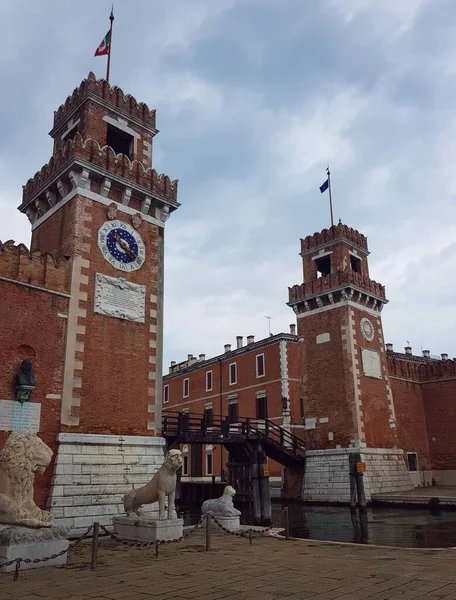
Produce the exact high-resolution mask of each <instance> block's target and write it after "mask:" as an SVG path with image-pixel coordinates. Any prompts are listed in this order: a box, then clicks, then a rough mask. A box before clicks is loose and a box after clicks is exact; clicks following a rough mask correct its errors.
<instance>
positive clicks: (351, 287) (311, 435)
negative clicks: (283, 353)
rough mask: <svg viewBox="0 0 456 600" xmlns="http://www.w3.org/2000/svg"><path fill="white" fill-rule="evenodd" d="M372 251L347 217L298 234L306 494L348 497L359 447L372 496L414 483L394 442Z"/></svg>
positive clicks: (296, 304) (293, 302)
mask: <svg viewBox="0 0 456 600" xmlns="http://www.w3.org/2000/svg"><path fill="white" fill-rule="evenodd" d="M368 255H369V252H368V248H367V239H366V238H365V236H363V235H362V234H360V233H359V232H358V231H355V230H354V229H351V228H349V227H347V226H345V225H342V224H339V225H337V226H333V227H331V228H330V229H324V230H323V231H321V232H320V233H315V234H314V235H311V236H308V237H306V238H305V239H303V240H301V256H302V260H303V281H304V283H302V284H301V285H295V286H293V287H292V288H290V289H289V302H288V305H289V306H291V307H292V308H293V310H294V312H295V314H296V317H297V322H298V336H299V338H300V340H299V344H300V360H301V378H302V396H303V404H304V412H305V429H306V439H307V448H308V449H309V451H308V453H307V468H306V481H305V489H304V497H305V498H307V499H318V500H322V499H328V500H341V499H347V498H346V497H345V496H346V495H347V494H348V491H349V488H348V457H347V454H349V453H350V452H354V451H357V452H360V451H361V452H362V455H363V458H364V460H365V462H367V463H368V465H369V468H368V472H367V475H366V476H365V482H366V493H367V496H368V497H369V496H370V494H372V493H376V492H377V491H380V489H381V490H382V491H388V489H389V488H392V486H394V489H407V488H411V487H413V485H412V484H411V480H410V477H409V475H408V473H407V472H406V470H405V461H404V455H403V452H402V451H401V450H398V449H397V436H396V418H395V411H394V402H393V396H392V392H391V386H390V382H389V379H388V372H387V364H386V354H385V349H384V341H383V329H382V322H381V311H382V308H383V306H384V305H385V303H386V302H387V300H386V296H385V288H384V286H382V285H380V284H379V283H377V282H375V281H373V280H372V279H370V277H369V266H368V260H367V257H368ZM322 469H323V471H324V472H325V473H326V476H325V477H326V480H325V477H323V479H322ZM345 471H346V473H344V472H345ZM380 473H383V474H384V478H385V481H383V480H381V479H382V478H380V479H379V474H380ZM391 481H392V482H393V483H391ZM339 484H340V485H339ZM391 491H392V489H391ZM341 496H344V497H343V498H342V497H341Z"/></svg>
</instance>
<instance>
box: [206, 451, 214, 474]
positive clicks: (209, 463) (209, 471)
mask: <svg viewBox="0 0 456 600" xmlns="http://www.w3.org/2000/svg"><path fill="white" fill-rule="evenodd" d="M206 475H213V460H212V452H206Z"/></svg>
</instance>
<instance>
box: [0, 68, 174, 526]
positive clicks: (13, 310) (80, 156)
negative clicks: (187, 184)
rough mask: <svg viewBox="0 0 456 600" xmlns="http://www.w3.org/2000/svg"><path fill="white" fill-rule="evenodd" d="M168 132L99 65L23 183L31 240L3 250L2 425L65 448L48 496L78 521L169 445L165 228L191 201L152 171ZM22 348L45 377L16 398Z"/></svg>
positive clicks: (41, 489) (112, 504) (151, 466)
mask: <svg viewBox="0 0 456 600" xmlns="http://www.w3.org/2000/svg"><path fill="white" fill-rule="evenodd" d="M157 133H158V132H157V129H156V127H155V111H154V110H149V108H148V107H147V106H146V105H145V104H143V103H138V102H136V100H135V99H134V98H133V97H131V96H128V95H125V94H124V93H123V92H122V90H120V89H119V88H117V87H110V86H109V84H108V83H107V82H106V81H104V80H99V81H97V80H96V78H95V76H94V75H93V74H92V73H90V74H89V76H88V78H87V79H86V80H84V81H83V82H82V83H81V85H80V86H79V87H78V88H76V89H75V90H74V92H73V94H72V95H71V96H70V97H69V98H68V99H67V100H66V101H65V103H64V104H63V105H62V106H60V108H59V109H58V110H57V111H56V112H55V113H54V125H53V128H52V130H51V132H50V135H51V137H52V138H53V140H54V147H53V154H52V157H51V159H50V161H49V163H48V164H47V165H45V166H44V167H43V168H42V169H41V170H40V171H39V172H38V173H37V174H36V175H35V176H34V177H33V178H32V179H30V180H29V181H28V182H27V184H26V185H25V186H24V188H23V198H22V203H21V205H20V207H19V210H20V211H21V212H22V213H23V214H24V215H26V216H27V217H28V219H29V220H30V223H31V229H32V238H31V248H30V252H28V250H27V249H26V248H25V247H24V246H22V245H20V246H17V247H16V246H15V245H14V243H13V242H7V243H6V244H4V245H2V246H1V249H0V288H1V296H2V300H3V311H2V318H1V321H0V337H1V342H2V343H1V344H0V348H1V349H0V353H1V355H2V356H1V358H2V365H3V367H4V368H3V369H2V373H1V376H0V390H1V396H0V411H1V414H2V420H1V421H0V425H1V427H0V428H1V430H2V431H1V432H0V435H1V436H2V437H3V438H5V436H6V435H7V434H8V431H9V430H12V429H16V428H18V427H27V428H31V429H34V430H35V431H39V433H40V435H41V437H42V438H43V440H44V441H45V442H46V443H47V444H48V445H49V446H50V447H51V448H52V449H53V450H54V452H55V461H54V463H53V464H52V465H51V467H50V468H49V469H48V470H49V473H46V475H45V476H43V477H41V478H37V495H38V497H39V500H40V502H41V503H42V504H45V503H46V504H47V505H48V507H49V508H50V509H51V512H53V513H54V517H55V520H56V523H57V524H65V525H70V526H71V527H73V528H74V530H78V529H81V528H84V527H86V526H87V525H89V524H90V523H91V522H92V521H93V519H94V517H96V518H97V519H98V517H100V519H101V522H104V521H105V522H107V523H109V522H110V519H111V517H112V515H115V514H117V513H118V510H120V506H121V504H120V503H121V495H122V493H124V492H125V491H126V490H127V489H131V486H132V485H137V484H140V483H143V482H145V481H147V480H148V479H149V478H150V475H151V473H153V472H154V471H155V469H156V468H157V464H160V463H161V460H162V456H163V447H164V440H163V439H161V438H160V437H158V436H159V433H160V423H161V403H162V401H161V391H162V382H161V373H162V333H163V248H164V227H165V222H166V220H167V218H168V216H169V214H170V213H171V212H172V211H174V210H175V209H176V208H177V207H178V206H179V205H178V202H177V182H176V181H171V180H170V179H169V178H168V177H167V176H165V175H159V174H158V173H157V172H156V171H155V170H153V169H152V146H153V138H154V136H155V135H156V134H157ZM24 358H29V359H31V360H32V369H33V374H34V377H35V379H36V389H35V390H34V392H33V393H32V399H31V402H29V403H26V405H25V404H24V405H23V406H18V403H17V402H14V399H15V396H14V394H15V391H14V385H13V379H14V375H15V373H16V372H17V370H18V368H19V365H20V362H21V360H23V359H24ZM1 442H2V440H1V439H0V443H1ZM100 519H98V520H100Z"/></svg>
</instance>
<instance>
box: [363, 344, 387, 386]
mask: <svg viewBox="0 0 456 600" xmlns="http://www.w3.org/2000/svg"><path fill="white" fill-rule="evenodd" d="M361 357H362V360H363V374H364V375H366V377H374V378H375V379H381V378H382V369H381V363H380V354H379V353H378V352H374V351H373V350H366V348H361Z"/></svg>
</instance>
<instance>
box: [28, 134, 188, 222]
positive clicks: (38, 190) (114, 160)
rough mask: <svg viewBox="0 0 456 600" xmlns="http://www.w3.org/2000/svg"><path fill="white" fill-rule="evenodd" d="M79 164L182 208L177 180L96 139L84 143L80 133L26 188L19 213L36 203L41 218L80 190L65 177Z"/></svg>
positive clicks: (76, 182)
mask: <svg viewBox="0 0 456 600" xmlns="http://www.w3.org/2000/svg"><path fill="white" fill-rule="evenodd" d="M78 161H79V166H80V167H81V169H88V170H89V172H90V170H91V168H92V169H94V170H97V171H98V172H99V178H101V177H103V178H106V176H109V175H112V176H113V178H116V177H117V178H118V179H119V181H121V182H122V184H125V185H128V184H131V185H133V186H134V185H135V184H136V185H137V186H139V187H140V188H141V189H142V191H143V192H144V194H150V195H151V196H152V197H154V198H156V199H158V200H160V201H161V202H163V203H165V204H166V203H170V205H171V209H174V208H177V206H178V203H177V186H178V182H177V180H174V181H171V179H170V178H169V177H168V176H167V175H164V174H159V173H157V171H156V170H155V169H152V168H146V167H145V166H144V165H143V164H142V163H141V162H140V161H138V160H133V161H131V160H130V159H129V158H128V156H125V155H124V154H117V155H116V154H115V152H114V150H113V149H112V148H110V147H109V146H103V147H100V145H99V144H98V142H96V141H95V140H92V139H87V140H84V139H83V138H82V136H81V135H80V134H79V133H76V134H75V136H74V138H73V139H70V140H67V142H66V143H65V145H64V146H63V147H62V149H61V150H59V151H58V152H56V154H55V155H54V156H53V157H52V158H51V159H50V161H49V162H48V163H47V164H46V165H44V167H43V168H42V169H41V170H40V171H38V172H37V173H36V174H35V175H34V176H33V177H32V178H31V179H29V180H28V182H27V183H26V184H25V186H23V193H22V204H21V206H20V207H19V210H21V211H22V212H26V213H27V207H28V206H29V205H30V204H32V203H34V206H33V207H32V208H33V212H34V213H35V210H36V211H37V214H35V216H36V217H37V218H39V217H40V216H42V214H44V213H45V212H46V211H47V210H48V209H49V208H52V207H53V206H54V205H55V204H56V203H57V202H58V201H59V199H60V198H61V197H63V196H64V195H65V194H66V193H68V191H71V188H74V187H77V185H78V181H76V180H75V179H74V178H73V179H72V178H71V176H70V177H69V181H65V178H67V179H68V171H69V169H70V168H71V166H72V165H73V164H78ZM56 178H58V180H57V181H56ZM59 184H62V185H59ZM51 185H54V186H55V185H57V188H56V189H55V190H54V189H50V186H51ZM149 204H150V203H149Z"/></svg>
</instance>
